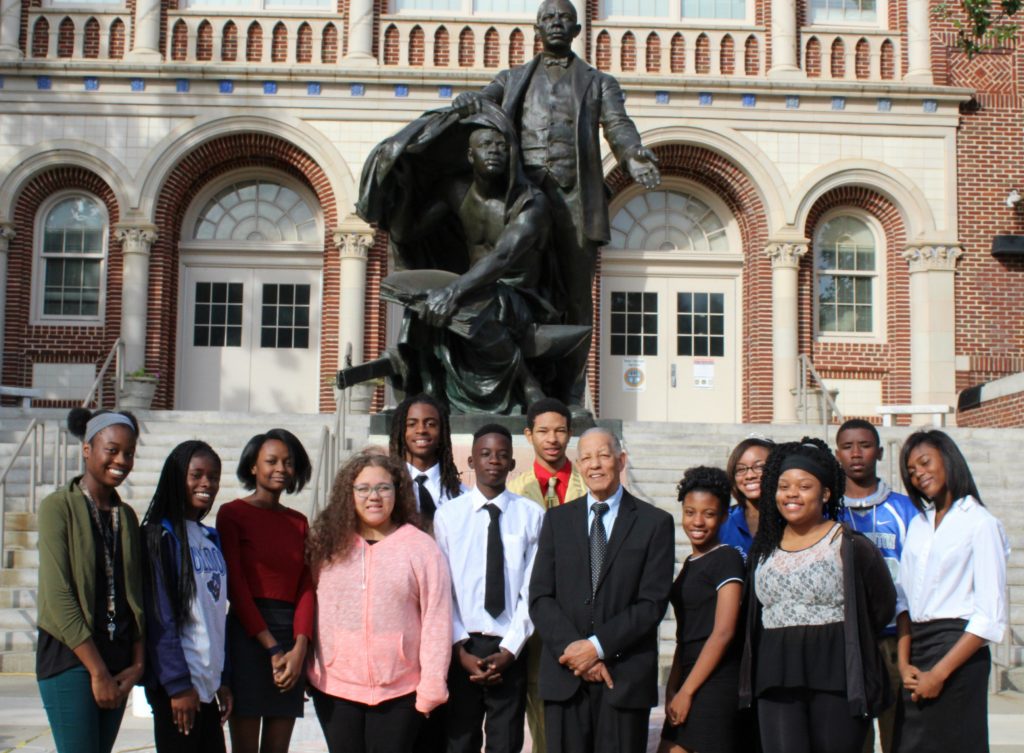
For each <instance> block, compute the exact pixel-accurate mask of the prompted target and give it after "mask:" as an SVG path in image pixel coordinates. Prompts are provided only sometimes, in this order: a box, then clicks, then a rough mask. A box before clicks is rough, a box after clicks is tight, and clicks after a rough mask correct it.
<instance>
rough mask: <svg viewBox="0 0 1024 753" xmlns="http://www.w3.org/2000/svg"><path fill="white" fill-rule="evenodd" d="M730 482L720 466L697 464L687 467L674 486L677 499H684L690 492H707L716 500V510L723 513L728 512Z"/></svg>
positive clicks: (681, 500)
mask: <svg viewBox="0 0 1024 753" xmlns="http://www.w3.org/2000/svg"><path fill="white" fill-rule="evenodd" d="M731 488H732V483H731V482H730V481H729V477H728V476H727V475H726V473H725V471H723V470H722V469H721V468H711V467H709V466H706V465H698V466H696V467H695V468H687V469H686V470H685V471H684V472H683V478H682V479H681V480H680V481H679V485H678V486H676V490H677V491H678V492H679V501H680V502H683V501H685V500H686V495H687V494H689V493H690V492H707V493H708V494H710V495H712V496H713V497H715V498H716V499H717V500H718V511H719V512H720V513H722V515H725V514H726V513H728V512H729V491H730V489H731Z"/></svg>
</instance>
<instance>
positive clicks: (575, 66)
mask: <svg viewBox="0 0 1024 753" xmlns="http://www.w3.org/2000/svg"><path fill="white" fill-rule="evenodd" d="M542 57H543V55H537V56H536V57H535V58H533V60H531V61H530V62H529V63H527V64H526V65H523V66H520V67H518V68H512V69H511V70H505V71H502V72H501V73H499V74H498V75H497V77H496V78H495V79H494V80H493V81H492V82H491V83H489V84H488V85H487V86H485V87H484V89H483V92H482V93H483V95H484V96H485V97H487V98H488V99H491V100H493V101H494V102H497V103H498V104H499V105H501V108H502V109H503V110H504V111H505V112H506V114H508V116H509V117H510V118H511V119H512V121H513V122H514V123H516V124H517V126H518V125H519V124H520V123H521V122H522V118H521V115H522V106H523V99H524V98H525V96H526V90H527V87H528V86H529V84H530V79H531V78H532V77H533V74H534V72H535V71H537V70H538V67H539V66H540V63H541V58H542ZM541 72H543V68H541ZM567 75H571V76H572V92H573V98H574V99H575V101H576V173H577V182H578V183H579V187H580V197H581V202H582V206H581V207H580V210H581V212H582V215H581V217H580V219H581V221H582V223H583V234H584V236H585V237H586V238H587V239H588V240H591V241H593V242H594V243H597V244H599V245H600V244H604V243H607V242H608V241H609V240H610V238H611V235H610V234H609V229H608V196H607V193H606V189H605V184H604V171H603V169H602V165H601V143H600V136H599V134H598V127H599V126H600V128H601V129H603V130H604V137H605V139H606V140H607V141H608V144H609V145H610V146H611V148H612V152H613V153H614V154H615V158H616V159H617V160H619V162H622V160H623V158H624V157H625V156H626V153H627V151H628V150H629V149H630V148H632V147H636V146H640V144H641V141H640V134H639V132H638V131H637V129H636V125H634V123H633V121H632V120H630V119H629V116H628V115H627V114H626V106H625V102H624V96H623V94H622V89H621V88H620V87H619V82H618V81H616V80H615V79H614V78H612V77H611V76H609V75H608V74H607V73H602V72H601V71H599V70H597V69H595V68H592V67H590V66H589V65H587V64H586V63H585V62H584V61H583V60H582V59H580V58H579V57H577V58H576V59H575V60H574V61H573V62H572V64H571V65H570V66H569V71H568V73H567Z"/></svg>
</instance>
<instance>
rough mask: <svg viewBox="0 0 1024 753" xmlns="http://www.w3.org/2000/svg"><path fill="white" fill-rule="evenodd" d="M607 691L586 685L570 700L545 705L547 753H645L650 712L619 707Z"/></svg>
mask: <svg viewBox="0 0 1024 753" xmlns="http://www.w3.org/2000/svg"><path fill="white" fill-rule="evenodd" d="M607 691H608V688H607V687H606V686H605V685H604V683H597V682H585V683H583V684H582V685H581V686H580V689H579V690H577V691H576V693H575V694H574V695H573V696H572V698H570V699H569V700H568V701H545V702H544V727H545V732H546V733H547V743H548V753H646V751H647V733H648V724H649V722H650V718H651V710H650V709H649V708H644V709H620V708H616V707H615V706H612V705H611V704H609V703H608V698H607Z"/></svg>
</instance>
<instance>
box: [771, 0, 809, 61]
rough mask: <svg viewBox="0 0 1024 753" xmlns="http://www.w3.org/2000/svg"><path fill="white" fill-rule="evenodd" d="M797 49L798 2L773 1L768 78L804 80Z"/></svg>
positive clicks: (793, 0) (792, 0) (790, 0)
mask: <svg viewBox="0 0 1024 753" xmlns="http://www.w3.org/2000/svg"><path fill="white" fill-rule="evenodd" d="M806 75H807V74H806V72H805V71H804V70H803V69H801V68H800V65H799V62H798V61H797V49H796V0H772V67H771V70H769V71H768V78H790V79H792V78H804V77H805V76H806Z"/></svg>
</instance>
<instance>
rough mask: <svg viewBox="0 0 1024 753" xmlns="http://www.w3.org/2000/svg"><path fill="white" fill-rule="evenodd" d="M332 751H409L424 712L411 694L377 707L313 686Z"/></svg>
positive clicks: (316, 703)
mask: <svg viewBox="0 0 1024 753" xmlns="http://www.w3.org/2000/svg"><path fill="white" fill-rule="evenodd" d="M310 691H311V692H312V694H313V707H314V708H315V709H316V718H317V719H319V720H320V726H321V727H322V728H323V731H324V738H325V739H326V740H327V750H329V751H330V753H409V752H410V751H411V750H412V748H413V744H414V742H415V740H416V733H417V732H418V731H419V726H420V721H421V720H422V719H423V715H422V714H420V712H418V711H417V710H416V694H415V693H410V694H409V695H403V696H401V697H399V698H393V699H392V700H390V701H384V703H379V704H377V705H376V706H367V705H366V704H364V703H356V702H355V701H346V700H345V699H344V698H337V697H335V696H333V695H327V694H326V693H322V692H320V691H319V690H315V689H313V688H310Z"/></svg>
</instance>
